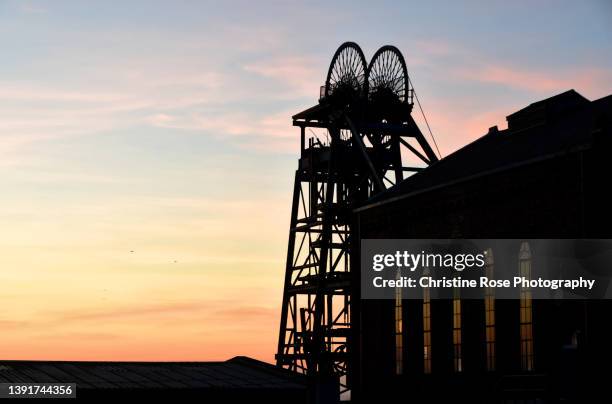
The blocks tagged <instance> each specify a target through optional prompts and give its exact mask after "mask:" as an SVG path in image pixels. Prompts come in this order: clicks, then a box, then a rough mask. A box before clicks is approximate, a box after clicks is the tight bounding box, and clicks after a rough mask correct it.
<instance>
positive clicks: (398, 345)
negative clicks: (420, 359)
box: [395, 270, 404, 375]
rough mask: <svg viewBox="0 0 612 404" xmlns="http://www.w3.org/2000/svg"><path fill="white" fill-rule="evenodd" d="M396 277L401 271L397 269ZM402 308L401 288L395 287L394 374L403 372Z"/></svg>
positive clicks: (399, 277)
mask: <svg viewBox="0 0 612 404" xmlns="http://www.w3.org/2000/svg"><path fill="white" fill-rule="evenodd" d="M397 279H398V280H399V279H401V273H400V271H399V270H398V271H397ZM402 316H403V310H402V288H401V287H396V288H395V374H397V375H401V374H402V373H403V372H404V341H403V336H404V335H403V334H404V333H403V331H404V325H403V319H402Z"/></svg>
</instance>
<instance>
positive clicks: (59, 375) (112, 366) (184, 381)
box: [0, 356, 307, 391]
mask: <svg viewBox="0 0 612 404" xmlns="http://www.w3.org/2000/svg"><path fill="white" fill-rule="evenodd" d="M35 382H36V383H76V384H77V385H78V388H79V389H92V390H105V389H131V390H139V389H166V390H167V389H198V390H206V389H215V390H216V391H218V390H240V389H245V390H253V389H283V390H306V387H307V385H306V380H305V378H304V377H303V376H301V375H298V374H295V373H292V372H289V371H287V370H285V369H280V368H277V367H275V366H273V365H270V364H268V363H264V362H260V361H257V360H254V359H250V358H247V357H241V356H238V357H235V358H233V359H230V360H228V361H226V362H68V361H0V383H35Z"/></svg>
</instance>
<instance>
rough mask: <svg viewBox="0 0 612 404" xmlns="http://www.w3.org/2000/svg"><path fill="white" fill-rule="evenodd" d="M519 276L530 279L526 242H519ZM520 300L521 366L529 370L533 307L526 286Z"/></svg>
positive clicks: (531, 355)
mask: <svg viewBox="0 0 612 404" xmlns="http://www.w3.org/2000/svg"><path fill="white" fill-rule="evenodd" d="M519 276H521V277H524V278H525V279H531V249H530V248H529V243H528V242H522V243H521V248H520V251H519ZM520 300H521V303H520V310H521V313H520V327H521V329H520V334H521V368H522V369H523V370H524V371H528V372H529V371H532V370H533V309H532V306H531V290H530V289H529V288H528V287H525V288H523V287H521V298H520Z"/></svg>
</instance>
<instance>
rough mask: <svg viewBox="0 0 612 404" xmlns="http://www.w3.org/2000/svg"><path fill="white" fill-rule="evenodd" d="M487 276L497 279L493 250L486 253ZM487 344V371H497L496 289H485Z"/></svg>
mask: <svg viewBox="0 0 612 404" xmlns="http://www.w3.org/2000/svg"><path fill="white" fill-rule="evenodd" d="M485 274H486V277H487V278H488V279H494V277H495V261H494V259H493V250H492V249H490V248H489V249H487V250H486V251H485ZM484 303H485V344H486V349H487V370H488V371H490V372H492V371H494V370H495V289H494V288H492V287H487V288H486V289H485V302H484Z"/></svg>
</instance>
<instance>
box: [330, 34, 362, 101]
mask: <svg viewBox="0 0 612 404" xmlns="http://www.w3.org/2000/svg"><path fill="white" fill-rule="evenodd" d="M366 70H367V63H366V59H365V56H364V55H363V51H362V50H361V48H360V47H359V45H357V44H356V43H354V42H345V43H343V44H342V45H340V47H339V48H338V50H337V51H336V53H335V54H334V57H333V59H332V61H331V64H330V65H329V70H328V72H327V79H326V80H325V97H333V98H336V99H342V100H346V101H350V100H353V99H356V98H358V97H360V96H361V95H362V94H363V89H364V86H365V82H366Z"/></svg>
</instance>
